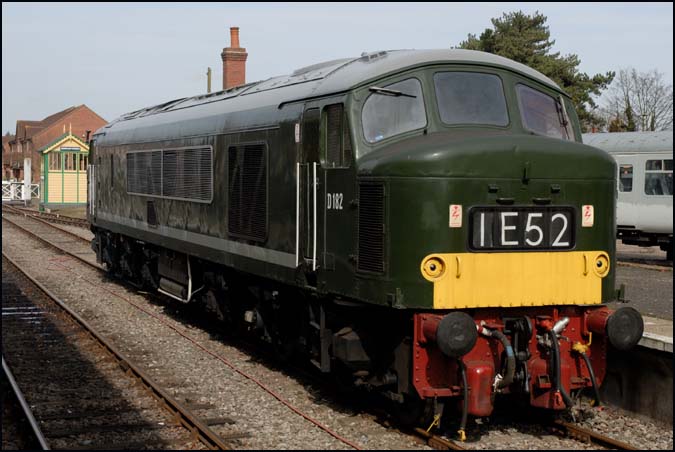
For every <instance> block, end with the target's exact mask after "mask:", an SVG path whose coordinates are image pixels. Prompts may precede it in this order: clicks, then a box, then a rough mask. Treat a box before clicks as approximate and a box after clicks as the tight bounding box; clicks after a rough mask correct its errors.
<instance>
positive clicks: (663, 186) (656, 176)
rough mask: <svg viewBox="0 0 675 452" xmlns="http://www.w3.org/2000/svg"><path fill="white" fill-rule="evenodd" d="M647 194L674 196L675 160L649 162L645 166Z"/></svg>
mask: <svg viewBox="0 0 675 452" xmlns="http://www.w3.org/2000/svg"><path fill="white" fill-rule="evenodd" d="M645 194H646V195H652V196H659V195H661V196H663V195H666V196H668V195H669V196H672V195H673V160H672V159H670V160H647V162H646V164H645Z"/></svg>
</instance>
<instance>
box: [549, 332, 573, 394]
mask: <svg viewBox="0 0 675 452" xmlns="http://www.w3.org/2000/svg"><path fill="white" fill-rule="evenodd" d="M548 335H549V337H550V338H551V349H552V350H553V359H552V361H553V367H554V369H555V371H554V373H553V376H554V382H553V387H554V388H555V390H556V391H558V392H559V393H560V395H561V396H562V398H563V402H565V405H566V406H567V407H571V406H572V405H574V402H573V401H572V399H571V398H570V396H569V395H568V394H567V392H565V388H564V387H563V385H562V383H561V382H560V349H559V348H558V335H557V334H556V332H555V331H553V330H551V331H549V332H548Z"/></svg>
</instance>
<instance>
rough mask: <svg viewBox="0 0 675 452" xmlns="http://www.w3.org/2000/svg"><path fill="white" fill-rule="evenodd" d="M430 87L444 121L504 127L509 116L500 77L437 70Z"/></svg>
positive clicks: (452, 123)
mask: <svg viewBox="0 0 675 452" xmlns="http://www.w3.org/2000/svg"><path fill="white" fill-rule="evenodd" d="M434 86H435V88H436V99H437V101H438V110H439V112H440V114H441V120H442V121H443V122H444V123H445V124H449V125H454V124H488V125H495V126H506V125H508V123H509V115H508V113H507V112H506V99H504V88H503V87H502V81H501V79H500V78H499V77H498V76H496V75H493V74H482V73H478V72H439V73H436V74H434Z"/></svg>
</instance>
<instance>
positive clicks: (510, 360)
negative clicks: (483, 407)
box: [478, 325, 516, 389]
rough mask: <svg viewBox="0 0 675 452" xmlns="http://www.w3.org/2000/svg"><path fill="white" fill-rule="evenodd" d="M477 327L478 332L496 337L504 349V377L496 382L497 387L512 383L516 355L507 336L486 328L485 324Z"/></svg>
mask: <svg viewBox="0 0 675 452" xmlns="http://www.w3.org/2000/svg"><path fill="white" fill-rule="evenodd" d="M478 328H479V331H478V332H479V333H480V334H482V335H483V336H486V337H489V338H493V339H497V340H498V341H499V342H501V343H502V345H503V346H504V350H505V351H506V375H504V378H502V379H501V380H499V381H498V382H497V388H498V389H501V388H505V387H507V386H508V385H510V384H511V383H513V376H514V375H515V373H516V355H515V354H514V353H513V347H512V346H511V343H510V342H509V340H508V338H507V337H506V336H505V335H504V333H502V332H501V331H499V330H496V329H495V330H493V329H490V328H487V327H486V326H485V325H481V326H480V327H478Z"/></svg>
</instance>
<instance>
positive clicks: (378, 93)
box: [361, 78, 427, 143]
mask: <svg viewBox="0 0 675 452" xmlns="http://www.w3.org/2000/svg"><path fill="white" fill-rule="evenodd" d="M370 91H371V94H370V96H369V97H368V99H367V100H366V103H365V104H364V105H363V110H362V111H361V122H362V123H363V134H364V136H365V137H366V140H367V141H368V142H369V143H377V142H379V141H381V140H384V139H385V138H389V137H391V136H394V135H398V134H401V133H404V132H409V131H411V130H415V129H421V128H422V127H424V126H426V125H427V114H426V111H425V110H424V98H423V97H422V85H421V84H420V82H419V80H417V79H415V78H410V79H407V80H403V81H401V82H397V83H393V84H391V85H387V86H385V87H377V86H371V87H370Z"/></svg>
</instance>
